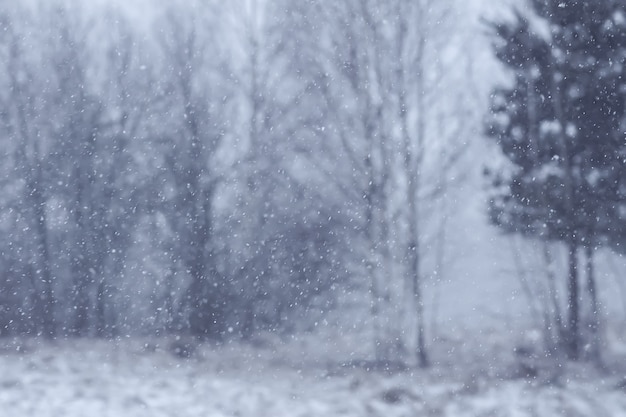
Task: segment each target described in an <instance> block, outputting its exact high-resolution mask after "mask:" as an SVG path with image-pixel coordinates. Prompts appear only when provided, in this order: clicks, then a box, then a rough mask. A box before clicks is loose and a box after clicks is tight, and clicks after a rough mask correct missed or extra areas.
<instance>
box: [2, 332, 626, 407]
mask: <svg viewBox="0 0 626 417" xmlns="http://www.w3.org/2000/svg"><path fill="white" fill-rule="evenodd" d="M1 343H2V344H1V346H2V352H1V353H0V416H1V417H31V416H36V417H48V416H50V417H52V416H54V417H60V416H63V417H74V416H76V417H79V416H80V417H100V416H112V417H113V416H114V417H124V416H127V417H135V416H146V417H148V416H149V417H160V416H172V417H174V416H176V417H186V416H203V417H210V416H241V417H244V416H255V417H256V416H259V417H262V416H268V417H281V416H359V417H362V416H388V417H392V416H454V417H457V416H483V417H486V416H520V417H521V416H538V417H543V416H546V417H547V416H550V417H551V416H571V417H576V416H589V417H591V416H593V417H602V416H611V417H617V416H626V384H625V383H624V382H625V380H624V379H623V376H620V374H619V372H617V373H611V372H607V373H599V372H595V371H590V370H589V369H585V368H584V367H582V366H581V367H580V368H576V369H574V368H573V369H570V370H568V371H566V372H565V374H564V375H562V376H561V377H560V382H559V383H557V384H547V383H543V382H540V381H537V380H535V381H528V380H525V379H516V378H511V377H504V376H502V377H497V375H495V374H497V372H498V371H497V370H495V371H494V369H493V367H492V368H491V371H489V373H490V375H486V374H485V373H481V372H480V371H479V370H480V369H481V368H480V367H479V366H477V364H476V363H465V364H464V363H462V361H461V362H459V363H457V364H456V365H455V366H454V367H452V366H451V365H443V364H441V365H439V367H437V366H435V367H434V369H432V370H429V371H419V370H416V371H407V372H404V373H401V374H396V375H393V376H392V375H385V374H382V373H372V372H367V371H366V370H365V369H362V367H358V368H350V367H346V366H341V365H339V364H332V363H331V362H326V363H324V362H323V361H320V360H310V359H307V357H305V356H304V354H303V353H302V355H303V356H302V358H303V359H302V361H301V362H300V363H299V364H298V360H297V359H298V354H299V352H298V349H297V348H295V349H294V347H293V345H291V346H282V347H280V348H276V346H271V347H270V346H262V347H256V348H251V347H245V346H222V347H214V346H213V347H212V346H202V347H200V348H199V350H198V351H197V352H196V354H195V355H194V356H193V357H192V358H191V359H186V360H185V359H179V358H176V357H175V356H174V355H172V354H171V353H170V352H169V350H168V348H167V342H165V341H160V342H154V341H151V342H146V341H138V340H124V341H121V342H118V343H113V342H103V341H88V340H67V341H60V342H56V343H54V344H47V343H39V342H37V341H33V340H30V341H26V342H15V341H12V342H9V341H4V342H1ZM485 359H487V358H485ZM485 364H486V365H489V361H486V362H485ZM485 369H489V367H487V368H485ZM494 373H495V374H494Z"/></svg>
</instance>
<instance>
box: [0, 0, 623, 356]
mask: <svg viewBox="0 0 626 417" xmlns="http://www.w3.org/2000/svg"><path fill="white" fill-rule="evenodd" d="M147 4H150V3H147ZM595 4H596V3H593V4H592V3H591V2H589V4H587V3H586V2H575V5H574V4H572V5H569V3H568V5H566V6H565V7H561V3H559V2H551V1H547V2H539V1H535V2H533V5H534V12H527V13H518V14H516V15H515V16H516V17H515V18H511V19H505V20H503V21H502V22H499V23H488V24H486V25H484V26H485V28H487V29H488V31H489V32H490V33H489V36H490V38H491V39H492V40H493V42H494V50H495V55H496V56H497V58H498V59H499V60H500V61H502V62H503V63H504V66H506V67H508V70H507V71H508V73H510V74H513V76H514V83H512V84H511V86H508V87H506V88H505V87H502V88H497V89H496V90H494V93H493V94H492V98H493V100H492V108H491V112H489V109H488V106H487V104H486V103H484V100H483V97H484V94H482V92H481V91H480V89H479V88H478V87H477V86H479V85H480V82H479V81H478V80H479V79H480V77H484V75H483V74H478V73H476V71H475V60H476V59H477V48H478V47H477V45H480V46H481V47H482V44H478V43H474V41H473V40H472V38H471V37H470V36H467V34H468V33H469V32H468V31H469V30H471V29H470V28H471V27H473V25H474V23H475V22H473V21H468V18H467V16H468V14H467V13H465V12H464V11H463V10H464V9H463V7H468V6H467V5H465V3H464V2H460V1H455V0H450V1H446V2H442V1H436V0H419V1H409V0H390V1H385V2H381V1H370V0H346V1H342V2H336V4H335V3H331V2H324V1H321V0H320V1H288V0H274V1H260V0H241V1H232V2H219V1H212V0H205V1H201V0H194V1H185V2H184V1H173V2H167V5H160V4H159V5H156V2H155V3H154V5H153V6H150V7H147V6H146V9H145V10H141V11H140V14H141V17H140V18H139V17H138V12H137V10H134V11H126V9H123V8H120V7H116V6H114V5H111V4H102V5H93V6H90V7H87V6H86V5H84V4H83V3H82V2H79V1H71V0H67V1H64V0H54V1H43V0H41V1H37V0H32V1H25V2H19V3H16V2H12V3H7V2H5V3H3V4H2V5H0V27H1V28H2V31H0V56H1V59H0V85H1V88H0V118H1V119H2V124H1V130H0V142H1V144H2V150H1V158H2V159H1V160H2V162H1V163H0V170H2V174H1V178H2V182H1V184H0V186H1V189H2V192H1V193H0V230H2V233H3V235H4V236H5V239H3V240H2V241H1V242H0V335H15V334H37V335H42V336H45V337H49V338H55V337H68V336H99V337H114V336H117V335H120V334H141V333H149V334H166V333H172V332H175V333H184V334H190V335H194V336H198V337H204V338H211V339H224V338H232V337H240V338H244V339H247V338H250V337H252V336H253V335H254V334H255V333H257V332H259V331H268V330H269V331H276V332H284V333H292V332H298V331H306V330H309V329H311V328H312V327H314V325H315V323H316V322H317V321H318V320H319V319H320V318H321V317H322V316H323V315H324V314H325V313H327V312H328V311H331V310H333V309H341V308H345V306H344V305H343V304H342V303H344V302H345V300H344V299H345V298H346V297H345V296H346V294H359V295H360V296H359V297H357V300H358V303H359V304H360V305H361V306H362V307H363V311H367V315H368V319H367V323H368V326H370V327H371V329H372V332H371V333H372V335H373V337H372V340H371V346H372V353H373V355H374V356H375V358H376V359H377V360H382V361H389V360H409V361H414V362H416V363H418V364H420V365H422V366H426V365H427V364H428V363H429V358H428V355H427V345H428V340H429V328H428V325H427V323H426V320H425V312H424V308H425V307H424V306H425V301H424V291H423V288H424V282H425V281H427V280H431V281H432V280H436V279H440V278H441V277H442V276H443V274H444V273H445V266H446V263H447V262H450V259H449V258H450V256H449V254H447V253H446V248H447V245H448V241H449V240H450V239H453V237H454V231H451V230H450V226H449V221H450V220H449V219H450V218H451V217H453V216H454V215H455V211H456V210H458V203H457V202H456V197H455V195H454V193H455V187H456V186H457V185H458V182H459V181H462V180H463V177H466V176H467V175H466V174H465V172H466V171H467V170H468V169H476V170H480V168H481V167H479V166H475V165H472V161H471V158H468V155H470V156H471V152H470V150H471V143H472V142H473V141H481V140H482V141H484V139H483V138H482V136H483V130H485V129H484V126H485V123H484V118H485V115H486V114H490V116H489V117H487V123H486V125H487V126H486V130H487V132H486V133H487V136H491V137H493V138H495V139H496V143H497V144H498V145H499V146H500V147H501V148H502V154H503V156H504V157H505V158H502V160H506V159H508V160H509V161H510V162H511V163H499V164H497V165H495V164H494V166H491V165H490V166H489V167H488V169H487V173H488V177H489V179H490V182H491V184H492V185H493V187H492V190H493V194H492V199H491V202H490V204H485V211H486V212H488V213H489V214H490V216H491V219H492V220H493V223H494V224H496V225H498V226H501V227H502V228H503V230H504V231H505V232H507V233H514V234H521V235H523V236H524V237H525V238H528V239H530V240H532V241H536V242H539V243H540V244H541V245H543V246H542V248H544V249H545V251H544V253H545V262H546V271H547V277H546V282H548V283H554V285H549V286H547V287H546V288H547V290H546V292H545V299H549V300H551V301H550V303H549V305H548V304H546V305H545V308H544V310H543V313H545V314H544V315H543V316H542V317H543V325H544V326H545V328H546V329H547V330H546V341H547V342H546V344H547V345H549V347H550V348H553V349H559V348H560V347H563V346H566V347H567V349H568V352H570V356H571V357H572V358H577V357H579V353H580V346H581V345H582V341H584V340H585V339H584V338H585V337H588V335H586V334H582V332H581V330H580V327H581V326H580V320H581V319H580V317H579V316H580V314H581V313H580V308H579V306H578V301H579V299H581V297H582V296H583V293H582V292H581V291H578V288H579V286H580V284H579V281H580V280H581V278H580V276H579V275H580V274H579V269H581V267H580V266H579V263H580V262H579V259H578V258H579V255H581V254H584V255H585V259H586V260H587V263H586V265H585V271H586V277H587V279H588V288H589V290H588V291H587V292H585V294H588V295H589V296H590V297H591V299H592V301H593V303H596V304H595V305H594V306H593V308H592V311H597V310H598V308H597V303H598V300H597V298H596V297H595V294H596V292H597V290H596V289H595V282H594V280H593V254H594V251H595V249H596V248H597V247H599V246H607V247H612V248H614V249H616V250H620V249H621V248H622V246H621V245H623V244H624V243H623V242H624V240H623V239H624V223H625V222H624V217H625V213H624V195H625V193H626V192H625V190H624V187H625V185H624V177H625V173H624V165H625V163H624V158H626V150H625V147H624V131H623V123H624V96H623V95H624V94H625V92H626V88H624V83H623V81H622V74H623V71H624V69H623V63H624V59H626V53H624V52H625V51H626V48H624V41H623V32H624V23H625V22H626V18H625V17H624V16H625V15H624V14H623V7H624V6H622V2H617V1H605V2H597V4H598V5H597V6H593V5H595ZM603 42H604V43H603ZM510 74H509V75H510ZM556 247H560V248H566V250H567V253H568V254H569V259H570V267H569V270H568V271H566V272H567V274H564V276H563V277H561V274H560V273H561V271H559V270H558V268H557V267H555V266H554V264H555V262H552V260H551V259H552V258H554V257H556V256H557V255H556V250H555V248H556ZM562 284H564V285H565V287H564V288H565V291H563V290H561V289H560V288H561V287H562ZM565 295H566V296H565ZM562 310H566V311H567V312H568V316H567V318H563V314H564V313H562ZM345 314H351V313H350V312H349V310H348V309H346V313H345ZM593 317H595V319H594V320H598V319H597V314H596V315H593ZM594 328H599V325H598V326H595V327H594ZM594 337H595V336H594ZM596 339H598V338H597V337H596ZM548 342H550V343H548Z"/></svg>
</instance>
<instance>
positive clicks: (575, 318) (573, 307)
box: [567, 236, 580, 360]
mask: <svg viewBox="0 0 626 417" xmlns="http://www.w3.org/2000/svg"><path fill="white" fill-rule="evenodd" d="M567 293H568V298H567V308H568V319H567V321H568V340H567V355H568V357H569V358H570V359H572V360H578V359H579V358H580V330H579V305H578V300H579V297H580V295H579V289H578V244H577V242H576V237H575V236H569V241H568V277H567Z"/></svg>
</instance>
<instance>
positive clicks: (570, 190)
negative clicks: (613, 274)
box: [488, 0, 626, 359]
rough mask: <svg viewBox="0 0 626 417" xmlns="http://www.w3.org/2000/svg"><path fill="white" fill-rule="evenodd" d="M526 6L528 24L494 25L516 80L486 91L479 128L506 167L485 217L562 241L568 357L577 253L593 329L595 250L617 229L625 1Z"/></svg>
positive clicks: (575, 308) (501, 54) (572, 349)
mask: <svg viewBox="0 0 626 417" xmlns="http://www.w3.org/2000/svg"><path fill="white" fill-rule="evenodd" d="M532 9H533V11H534V12H535V14H536V17H537V20H536V21H534V23H535V25H533V24H531V23H530V22H529V21H528V20H527V19H526V18H524V17H523V16H522V15H521V14H519V13H518V14H517V15H516V17H515V19H514V20H513V21H512V22H507V23H501V24H494V25H493V28H494V34H495V40H496V41H495V45H494V46H495V51H496V55H497V57H498V59H499V60H500V61H502V63H503V64H504V65H505V66H507V67H508V68H510V69H512V70H513V71H514V74H515V79H514V83H513V86H512V87H508V88H503V87H501V88H498V89H496V90H495V92H494V95H493V102H492V112H493V116H494V117H493V119H492V121H491V123H490V126H489V131H488V134H489V135H490V136H491V137H493V138H495V139H496V141H497V143H498V145H499V146H500V148H501V149H502V151H503V153H504V155H505V156H506V157H507V159H508V160H509V161H510V162H511V166H510V168H511V169H509V170H507V171H506V172H503V171H500V172H497V173H495V174H494V175H493V176H492V180H493V185H494V189H495V190H496V192H495V193H494V197H493V199H492V201H491V204H490V214H491V219H492V221H493V222H494V223H495V224H497V225H499V226H501V227H503V228H504V229H505V230H506V231H508V232H515V233H523V234H525V235H528V236H534V237H537V238H539V239H546V240H557V241H561V242H564V243H565V244H566V245H567V248H568V254H569V262H568V264H569V270H568V281H567V282H568V284H567V287H568V329H567V330H568V331H567V338H566V340H565V341H564V342H566V347H567V352H568V354H569V356H570V358H572V359H577V358H578V357H579V355H580V345H581V343H580V340H581V335H580V329H579V327H580V325H579V321H580V318H579V316H580V313H579V310H580V307H579V298H580V294H579V288H580V284H579V271H578V269H579V259H578V258H579V252H580V249H581V248H584V249H585V254H586V258H587V268H586V271H587V274H586V275H587V279H588V285H587V288H588V290H589V295H590V302H591V311H592V312H593V313H594V314H593V319H592V322H593V324H594V325H593V326H592V328H593V329H594V330H595V329H597V310H598V305H597V300H596V296H595V293H596V291H595V279H594V277H593V252H594V248H596V247H597V246H598V245H600V244H603V243H606V242H607V241H609V240H610V239H614V238H616V236H617V235H619V234H621V232H620V230H621V229H622V228H623V226H620V224H621V223H623V221H622V222H620V217H619V215H620V207H621V206H622V204H623V197H620V187H622V188H623V185H620V183H621V182H623V180H622V179H621V178H622V177H623V175H622V174H623V167H622V165H623V155H621V152H623V148H624V133H623V128H622V125H623V116H624V97H623V95H624V92H623V91H622V90H623V85H624V83H623V71H624V70H623V68H624V65H623V63H624V62H623V61H624V58H623V53H621V52H619V51H623V46H624V45H625V44H626V43H625V42H624V26H623V22H622V19H623V18H622V16H623V13H624V2H623V1H612V0H607V1H598V2H568V3H564V2H559V1H551V0H547V1H539V0H535V1H533V2H532ZM540 27H547V28H548V29H549V33H545V34H543V33H542V32H541V31H540V30H539V29H538V28H540ZM620 198H621V200H620ZM593 337H594V338H597V335H594V336H593Z"/></svg>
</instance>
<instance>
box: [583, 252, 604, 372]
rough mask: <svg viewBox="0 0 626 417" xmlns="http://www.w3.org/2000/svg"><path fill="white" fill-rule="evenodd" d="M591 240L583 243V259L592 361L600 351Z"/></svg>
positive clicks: (597, 356)
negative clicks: (589, 309)
mask: <svg viewBox="0 0 626 417" xmlns="http://www.w3.org/2000/svg"><path fill="white" fill-rule="evenodd" d="M592 244H593V242H591V241H589V242H588V243H587V245H585V261H586V275H587V291H588V292H589V300H590V304H591V306H590V307H591V321H590V323H589V330H590V333H591V335H590V337H591V340H590V341H589V345H590V346H591V350H590V355H591V359H592V360H594V361H598V362H599V361H600V360H601V352H600V312H599V309H600V306H599V304H598V295H597V290H596V277H595V269H594V264H593V254H594V249H593V246H592Z"/></svg>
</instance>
